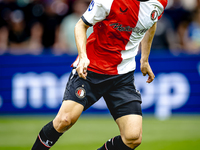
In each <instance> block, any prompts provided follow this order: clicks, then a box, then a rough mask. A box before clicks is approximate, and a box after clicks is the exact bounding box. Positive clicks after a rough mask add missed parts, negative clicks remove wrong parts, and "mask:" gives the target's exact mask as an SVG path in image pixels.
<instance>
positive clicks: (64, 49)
mask: <svg viewBox="0 0 200 150" xmlns="http://www.w3.org/2000/svg"><path fill="white" fill-rule="evenodd" d="M88 4H89V3H88V1H86V0H76V1H74V3H73V6H72V7H73V12H72V13H71V14H70V15H68V16H66V17H65V18H64V19H63V21H62V22H61V25H60V32H59V39H58V42H57V44H56V45H54V46H55V51H54V53H56V54H62V53H68V54H72V55H73V54H77V53H78V52H77V48H76V43H75V37H74V27H75V25H76V23H77V22H78V20H79V19H80V17H81V16H82V15H83V13H84V12H85V11H86V9H87V7H88ZM92 32H93V29H92V28H89V29H88V31H87V36H89V35H90V34H91V33H92Z"/></svg>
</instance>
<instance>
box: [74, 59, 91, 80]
mask: <svg viewBox="0 0 200 150" xmlns="http://www.w3.org/2000/svg"><path fill="white" fill-rule="evenodd" d="M89 64H90V60H89V59H88V58H87V57H86V58H81V59H80V60H79V64H78V66H77V68H76V71H77V73H78V75H79V77H80V78H83V79H86V77H87V67H88V65H89Z"/></svg>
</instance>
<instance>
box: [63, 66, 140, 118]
mask: <svg viewBox="0 0 200 150" xmlns="http://www.w3.org/2000/svg"><path fill="white" fill-rule="evenodd" d="M87 72H88V75H87V79H86V80H84V79H83V78H80V77H79V76H78V73H77V72H76V70H75V69H73V70H72V73H71V74H70V76H69V80H68V83H67V85H66V89H65V93H64V97H63V100H73V101H76V102H78V103H80V104H82V105H83V106H84V110H86V109H88V108H89V107H90V106H91V105H93V104H94V103H95V102H97V101H98V100H99V99H100V98H101V97H102V96H103V98H104V100H105V102H106V104H107V106H108V109H109V110H110V113H111V114H112V116H113V117H114V119H117V118H119V117H121V116H124V115H128V114H138V115H142V111H141V102H142V101H141V95H140V93H139V92H138V91H137V90H136V89H135V86H134V76H133V74H134V71H132V72H129V73H126V74H122V75H104V74H98V73H94V72H91V71H87Z"/></svg>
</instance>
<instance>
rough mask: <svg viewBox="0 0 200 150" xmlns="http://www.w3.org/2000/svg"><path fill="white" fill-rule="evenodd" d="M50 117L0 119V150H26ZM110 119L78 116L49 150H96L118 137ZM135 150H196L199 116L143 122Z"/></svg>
mask: <svg viewBox="0 0 200 150" xmlns="http://www.w3.org/2000/svg"><path fill="white" fill-rule="evenodd" d="M52 118H53V117H50V116H48V117H44V116H43V117H41V116H39V117H33V116H26V117H19V116H15V117H5V116H4V117H0V150H30V149H31V146H32V144H33V142H34V141H35V138H36V136H37V134H38V132H39V131H40V129H41V128H42V127H43V125H45V124H46V123H47V122H49V121H50V120H51V119H52ZM118 134H119V131H118V128H117V125H116V124H115V122H114V121H113V119H112V118H111V117H102V116H82V117H81V118H80V119H79V120H78V121H77V123H76V124H75V125H74V126H73V127H72V128H71V129H70V130H69V131H67V132H66V133H65V134H64V135H63V136H62V137H61V138H60V139H59V141H58V142H57V143H56V144H55V145H54V147H52V148H51V150H96V149H97V148H98V147H100V146H101V145H102V144H103V143H104V142H105V141H107V140H108V139H109V138H111V137H113V136H115V135H118ZM137 150H200V116H176V117H172V118H171V119H168V120H165V121H159V120H157V119H155V118H154V117H149V116H148V117H145V116H144V120H143V141H142V144H141V145H140V146H139V147H138V148H137Z"/></svg>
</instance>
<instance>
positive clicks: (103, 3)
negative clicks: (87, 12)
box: [91, 0, 114, 6]
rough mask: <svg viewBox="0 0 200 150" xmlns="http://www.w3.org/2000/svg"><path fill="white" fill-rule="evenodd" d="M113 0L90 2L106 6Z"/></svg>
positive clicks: (94, 0) (93, 0)
mask: <svg viewBox="0 0 200 150" xmlns="http://www.w3.org/2000/svg"><path fill="white" fill-rule="evenodd" d="M113 1H114V0H92V1H91V3H95V4H96V5H101V6H106V5H109V4H111V3H112V2H113Z"/></svg>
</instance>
